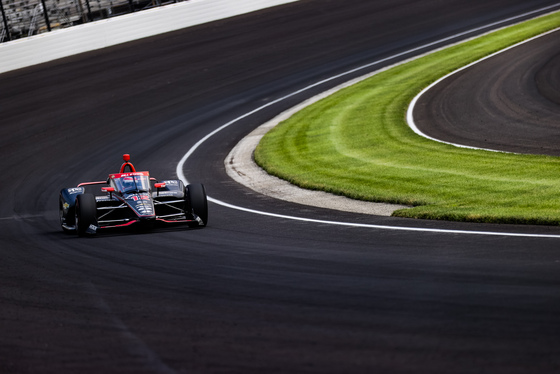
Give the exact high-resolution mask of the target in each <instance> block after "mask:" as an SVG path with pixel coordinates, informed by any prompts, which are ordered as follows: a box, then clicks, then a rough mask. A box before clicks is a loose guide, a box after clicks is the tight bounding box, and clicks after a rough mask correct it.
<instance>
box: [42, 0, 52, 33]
mask: <svg viewBox="0 0 560 374" xmlns="http://www.w3.org/2000/svg"><path fill="white" fill-rule="evenodd" d="M41 4H43V14H44V15H45V22H46V23H47V30H49V31H51V22H50V21H49V10H48V9H47V4H45V0H41Z"/></svg>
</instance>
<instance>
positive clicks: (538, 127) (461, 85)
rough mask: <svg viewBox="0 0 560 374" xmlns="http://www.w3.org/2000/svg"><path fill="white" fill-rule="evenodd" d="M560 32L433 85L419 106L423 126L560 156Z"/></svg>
mask: <svg viewBox="0 0 560 374" xmlns="http://www.w3.org/2000/svg"><path fill="white" fill-rule="evenodd" d="M559 72H560V32H559V31H556V32H554V33H551V34H548V35H546V36H543V37H540V38H538V39H537V40H535V41H532V42H531V43H526V44H523V45H521V46H518V47H516V48H513V49H510V50H509V51H506V52H503V53H501V54H499V55H497V56H495V57H492V58H491V59H489V60H487V61H485V62H484V63H483V64H476V65H474V66H472V67H470V68H468V69H465V70H463V71H461V72H459V73H457V74H455V75H453V76H451V77H449V78H447V79H445V80H443V81H442V82H441V83H440V84H438V85H437V86H435V87H434V88H433V90H430V91H429V93H428V94H427V95H425V96H422V97H421V98H420V100H419V101H418V102H417V107H415V113H414V116H415V122H416V125H417V126H418V128H419V129H420V130H422V131H423V132H424V133H425V134H427V135H429V136H431V137H434V138H436V139H440V140H444V141H448V142H452V143H458V144H464V145H469V146H474V147H480V148H489V149H496V150H501V151H508V152H517V153H533V154H545V155H552V156H560V121H559V118H560V73H559Z"/></svg>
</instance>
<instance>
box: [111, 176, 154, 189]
mask: <svg viewBox="0 0 560 374" xmlns="http://www.w3.org/2000/svg"><path fill="white" fill-rule="evenodd" d="M109 184H110V185H111V187H113V188H114V189H115V191H118V192H121V193H138V192H149V191H150V175H149V173H148V172H147V171H141V172H133V173H122V174H111V175H110V176H109Z"/></svg>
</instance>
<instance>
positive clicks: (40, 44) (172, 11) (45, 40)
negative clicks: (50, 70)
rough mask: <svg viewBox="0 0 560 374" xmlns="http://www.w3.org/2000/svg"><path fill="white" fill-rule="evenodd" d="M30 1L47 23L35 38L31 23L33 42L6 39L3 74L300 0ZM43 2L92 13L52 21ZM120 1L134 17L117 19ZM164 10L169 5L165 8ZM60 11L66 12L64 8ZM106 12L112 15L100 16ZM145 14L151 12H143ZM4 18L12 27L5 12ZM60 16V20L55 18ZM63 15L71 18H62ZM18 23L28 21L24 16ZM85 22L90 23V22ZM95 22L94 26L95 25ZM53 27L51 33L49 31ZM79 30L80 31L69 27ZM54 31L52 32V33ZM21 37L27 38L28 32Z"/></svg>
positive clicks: (0, 0) (0, 57) (0, 62)
mask: <svg viewBox="0 0 560 374" xmlns="http://www.w3.org/2000/svg"><path fill="white" fill-rule="evenodd" d="M8 1H18V2H21V1H26V0H0V4H4V5H3V7H5V4H6V3H7V2H8ZM27 1H29V3H31V2H33V1H35V4H36V5H37V4H40V6H39V8H40V9H41V10H40V11H38V12H37V14H38V15H37V17H36V18H41V17H42V19H43V20H42V21H41V22H42V23H40V22H39V21H38V20H37V21H36V23H37V24H36V25H35V26H33V29H34V30H35V31H34V32H33V33H30V29H29V25H30V24H31V22H29V23H27V25H28V26H26V27H27V29H26V30H27V35H30V34H31V36H28V37H24V36H21V37H19V38H18V39H13V40H11V41H6V39H5V42H4V43H0V73H4V72H7V71H11V70H16V69H20V68H24V67H28V66H32V65H36V64H40V63H44V62H47V61H52V60H55V59H59V58H63V57H68V56H71V55H75V54H78V53H83V52H88V51H93V50H96V49H100V48H106V47H110V46H113V45H117V44H120V43H126V42H129V41H132V40H137V39H141V38H146V37H150V36H153V35H158V34H162V33H166V32H170V31H175V30H179V29H182V28H186V27H191V26H195V25H199V24H202V23H206V22H212V21H215V20H219V19H223V18H228V17H234V16H237V15H240V14H245V13H249V12H254V11H257V10H260V9H264V8H269V7H273V6H277V5H281V4H287V3H291V2H295V1H297V0H185V1H181V2H177V3H164V2H163V1H162V0H152V1H158V3H157V4H159V5H151V4H152V2H149V4H147V3H142V1H145V0H88V1H89V2H88V3H86V0H27ZM37 1H39V3H37ZM42 1H44V2H46V3H49V2H50V1H55V2H57V4H66V5H67V4H74V5H73V6H74V7H79V6H78V3H80V2H81V4H82V5H81V7H82V10H83V12H86V13H85V14H84V13H83V12H82V13H81V12H76V13H72V12H73V9H74V8H72V6H71V7H70V8H72V11H70V10H68V9H67V11H66V12H64V11H60V12H58V13H56V12H54V13H52V14H51V13H50V12H47V17H45V14H44V13H43V12H42V9H45V8H42ZM117 1H121V3H119V4H124V5H122V6H124V8H126V7H127V6H128V7H129V8H128V10H129V13H128V14H123V15H121V16H119V17H116V16H115V15H116V14H117V13H116V12H117V10H118V9H121V8H119V7H117V6H116V4H117ZM94 2H97V3H102V2H105V4H112V7H111V8H110V9H111V12H112V13H111V14H110V15H109V11H108V10H107V8H98V7H93V5H92V4H93V3H94ZM87 4H89V8H90V10H88V5H87ZM130 4H132V5H130ZM140 4H144V6H143V7H140ZM154 4H155V3H154ZM164 4H168V5H166V6H160V5H164ZM66 5H65V6H66ZM124 8H123V9H124ZM148 8H149V9H148ZM14 9H15V8H14ZM57 9H66V8H64V7H63V6H62V5H60V6H59V8H57ZM100 9H106V10H105V11H100ZM139 9H147V10H143V11H138V10H139ZM131 10H134V12H132V13H131V12H130V11H131ZM2 14H3V18H6V23H7V16H6V14H7V12H6V11H5V9H4V13H2ZM55 14H57V15H56V16H55ZM58 14H60V15H62V14H65V15H64V16H59V15H58ZM90 14H91V17H90ZM29 16H30V17H28V18H29V20H30V21H32V20H33V18H34V13H33V12H31V13H30V14H29ZM39 16H41V17H39ZM18 17H20V18H22V16H21V15H20V16H18ZM57 17H58V18H57ZM76 17H78V18H76ZM84 17H85V18H86V21H84ZM96 17H97V19H96ZM103 17H108V18H103ZM47 19H48V21H47ZM73 20H74V21H73ZM89 20H93V22H90V21H89ZM55 21H56V22H55ZM47 24H48V25H49V27H47ZM73 24H75V25H76V26H74V27H69V26H72V25H73ZM55 25H56V29H55ZM49 28H50V29H51V30H52V32H49ZM5 29H6V28H4V30H5ZM0 32H2V31H0ZM21 32H22V33H23V34H25V31H21ZM33 34H35V35H33ZM13 36H14V34H13V30H11V31H10V38H13ZM5 38H6V36H5Z"/></svg>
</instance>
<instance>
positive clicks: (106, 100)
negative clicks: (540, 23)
mask: <svg viewBox="0 0 560 374" xmlns="http://www.w3.org/2000/svg"><path fill="white" fill-rule="evenodd" d="M552 3H553V2H552V1H531V2H527V1H522V0H518V1H516V0H486V1H481V0H475V1H470V2H468V4H467V3H466V2H464V1H458V0H455V1H445V2H442V1H408V0H402V1H376V2H372V1H364V0H361V1H358V0H350V1H349V0H345V1H341V0H331V1H327V0H322V1H301V2H297V3H294V4H290V5H287V6H282V7H278V8H275V9H270V10H266V11H262V12H258V13H254V14H250V15H246V16H241V17H236V18H232V19H228V20H224V21H220V22H215V23H212V24H207V25H202V26H197V27H194V28H191V29H187V30H183V31H179V32H174V33H170V34H166V35H161V36H157V37H153V38H148V39H145V40H141V41H137V42H133V43H128V44H125V45H121V46H116V47H113V48H109V49H106V50H102V51H96V52H91V53H87V54H83V55H79V56H74V57H72V58H68V59H63V60H59V61H54V62H51V63H48V64H43V65H40V66H36V67H32V68H26V69H22V70H19V71H14V72H10V73H6V74H3V75H0V87H1V89H0V118H1V125H0V149H1V152H2V153H1V156H2V157H1V159H0V168H1V169H0V170H1V171H2V174H3V176H4V183H2V184H1V185H0V194H1V196H3V199H2V202H3V203H2V204H1V205H0V221H1V225H2V230H1V231H0V372H2V373H76V372H79V373H328V372H332V373H446V374H447V373H451V372H452V373H484V372H488V373H508V374H510V373H535V372H538V373H555V372H558V371H559V370H560V354H559V353H560V346H559V343H558V337H559V336H560V319H559V317H558V316H559V315H560V300H559V297H558V296H559V291H558V286H559V284H560V251H559V250H558V248H559V239H543V238H513V237H505V236H476V235H461V234H442V233H414V232H401V231H391V230H375V229H365V228H350V227H339V226H332V225H327V224H315V223H308V222H295V221H290V220H286V219H278V218H273V217H261V216H256V215H253V214H250V213H244V212H239V211H236V210H231V209H227V208H224V207H221V206H218V205H215V204H211V206H210V220H209V223H210V225H209V227H207V228H204V229H195V230H184V229H171V230H159V231H154V232H151V233H146V234H139V233H116V234H105V235H100V236H99V237H97V238H93V239H81V238H80V239H79V238H76V237H74V236H69V235H64V234H63V233H62V231H61V230H60V228H59V226H58V217H57V214H58V212H57V198H58V191H59V190H60V188H62V187H68V186H73V185H76V184H77V183H79V182H82V181H90V180H99V179H100V178H101V179H103V178H105V176H106V175H107V174H108V173H110V172H113V171H114V170H116V168H117V167H119V166H120V163H121V155H122V154H123V153H131V154H132V161H133V162H134V163H135V165H136V167H137V168H138V169H147V170H150V171H151V173H152V175H154V176H156V177H159V178H168V177H174V173H175V167H176V165H177V163H178V161H179V160H180V159H181V157H182V156H183V154H184V153H185V152H186V151H187V150H188V149H189V148H190V147H191V146H192V145H193V144H195V143H196V142H197V141H198V140H199V139H201V138H202V137H203V136H204V135H206V134H207V133H209V132H210V131H212V130H213V129H216V128H218V127H219V126H221V125H222V124H224V123H227V122H228V121H230V120H232V119H234V118H236V117H237V116H239V115H240V114H243V113H247V112H248V111H250V110H252V109H254V108H256V107H258V106H260V105H262V104H264V103H266V102H270V101H272V100H274V99H276V98H279V97H282V96H284V95H285V94H287V93H290V92H293V91H294V90H296V89H299V88H302V87H305V86H307V85H309V84H311V83H314V82H316V81H319V80H321V79H324V78H326V77H330V76H332V75H335V74H338V73H341V72H344V71H348V70H350V69H352V68H355V67H358V66H361V65H363V64H365V63H369V62H372V61H375V60H378V59H381V58H384V57H387V56H390V55H393V54H395V53H399V52H402V51H406V50H409V49H410V48H411V47H414V46H417V45H422V44H425V43H428V42H431V41H434V40H437V39H439V38H441V37H445V36H449V35H452V34H454V33H457V32H460V31H464V30H468V29H471V28H473V27H478V26H481V25H484V24H487V23H491V22H494V21H496V20H499V19H504V18H507V17H510V16H512V15H515V14H519V13H522V12H523V11H525V10H529V9H536V8H539V7H541V6H543V5H546V4H552ZM389 62H390V61H388V62H387V63H389ZM378 67H379V66H375V67H372V69H376V68H378ZM542 71H543V72H544V71H548V72H547V73H543V74H545V75H546V76H556V77H557V76H558V75H557V73H555V72H554V71H550V70H546V69H544V70H542ZM363 73H365V72H364V71H360V72H358V73H356V74H358V75H359V74H363ZM547 74H548V75H547ZM349 78H350V77H345V78H343V79H341V80H340V81H343V80H346V79H349ZM340 81H332V82H330V83H329V84H327V85H325V87H318V88H317V89H315V90H310V91H308V92H305V93H303V94H301V95H299V96H297V97H293V98H292V99H290V100H286V101H285V102H282V103H281V104H278V105H274V106H271V107H269V108H267V110H264V111H262V112H259V113H258V114H256V115H254V116H251V117H248V118H246V119H244V120H243V121H239V122H238V123H236V125H235V126H232V127H231V128H228V129H227V130H225V131H223V132H220V133H219V134H217V135H216V136H214V137H212V138H211V139H210V140H209V141H208V142H207V143H205V146H204V147H203V148H202V149H199V150H198V151H197V152H195V153H194V154H193V156H192V157H191V159H190V160H189V162H188V164H187V165H186V166H185V174H186V175H187V178H189V180H191V181H195V180H200V181H202V182H204V183H205V184H206V186H207V190H208V192H209V194H210V195H212V196H213V197H216V198H219V199H221V200H225V201H227V202H230V203H234V204H237V205H242V206H248V207H251V208H258V209H262V210H269V211H275V212H278V213H285V214H286V213H289V214H291V215H299V216H306V217H316V218H322V219H331V220H334V219H338V220H343V221H349V222H363V223H375V224H391V225H401V226H406V225H421V226H424V227H444V228H459V229H464V230H492V231H496V230H502V229H503V230H506V231H524V232H533V233H539V232H540V233H554V234H560V229H558V228H556V227H513V226H507V227H506V226H485V225H468V224H455V223H448V222H447V223H446V222H429V221H409V220H401V219H394V218H382V217H371V216H363V215H354V214H349V213H340V212H331V211H328V210H322V209H313V208H309V207H304V206H299V205H294V204H286V203H284V202H280V201H277V200H273V199H270V198H267V197H264V196H258V195H255V194H254V193H253V192H251V191H249V190H247V189H245V188H244V187H242V186H239V185H237V184H235V183H234V182H233V181H231V180H229V179H228V178H227V177H226V175H225V171H224V170H223V160H224V158H225V155H226V154H227V152H228V151H229V149H230V148H231V147H232V146H233V145H234V144H235V143H236V142H237V140H239V139H240V138H241V137H242V136H243V135H245V134H246V133H248V132H249V131H250V130H251V129H253V128H254V127H256V126H257V125H259V124H261V123H262V122H263V121H265V120H266V119H269V118H271V117H272V116H274V115H276V114H277V113H279V112H280V111H282V110H283V109H285V108H287V107H289V106H291V105H293V104H295V103H297V102H299V101H301V100H302V99H304V98H305V97H307V96H310V95H312V94H314V93H317V92H319V91H322V90H324V89H326V88H328V87H330V86H332V85H335V84H337V83H340ZM556 87H557V86H556ZM549 88H550V87H549ZM532 98H533V99H534V100H536V101H540V100H544V99H543V98H542V95H541V98H538V97H534V96H532Z"/></svg>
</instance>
